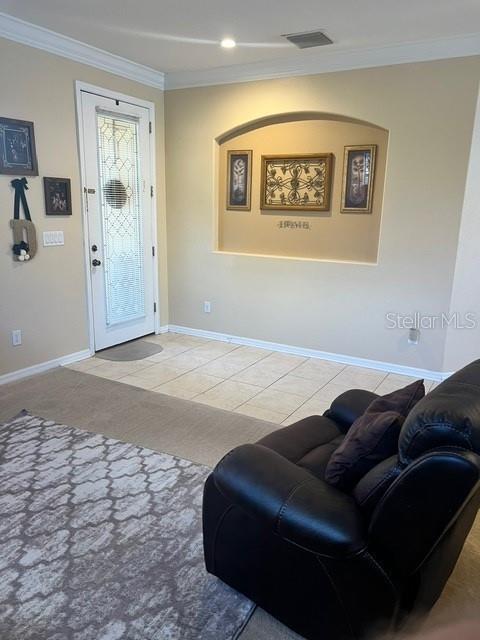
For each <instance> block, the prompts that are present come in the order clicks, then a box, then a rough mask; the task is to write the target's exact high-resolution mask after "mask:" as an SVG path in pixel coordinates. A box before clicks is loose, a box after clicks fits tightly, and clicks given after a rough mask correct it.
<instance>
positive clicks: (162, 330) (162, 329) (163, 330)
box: [155, 324, 168, 336]
mask: <svg viewBox="0 0 480 640" xmlns="http://www.w3.org/2000/svg"><path fill="white" fill-rule="evenodd" d="M160 333H168V324H164V325H162V326H161V327H158V330H157V331H155V334H156V335H157V336H158V335H159V334H160Z"/></svg>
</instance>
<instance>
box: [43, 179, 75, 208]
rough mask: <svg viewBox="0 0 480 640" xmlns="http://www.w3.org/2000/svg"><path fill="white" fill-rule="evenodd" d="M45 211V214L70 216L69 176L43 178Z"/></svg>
mask: <svg viewBox="0 0 480 640" xmlns="http://www.w3.org/2000/svg"><path fill="white" fill-rule="evenodd" d="M43 190H44V193H45V213H46V214H47V216H71V215H72V194H71V188H70V178H44V179H43Z"/></svg>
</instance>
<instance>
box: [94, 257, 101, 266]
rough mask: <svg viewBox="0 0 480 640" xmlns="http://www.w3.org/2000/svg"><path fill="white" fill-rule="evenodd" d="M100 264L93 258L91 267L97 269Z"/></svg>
mask: <svg viewBox="0 0 480 640" xmlns="http://www.w3.org/2000/svg"><path fill="white" fill-rule="evenodd" d="M101 264H102V263H101V262H100V260H97V259H96V258H94V259H93V260H92V266H93V267H99V266H100V265H101Z"/></svg>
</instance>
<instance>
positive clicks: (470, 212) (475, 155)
mask: <svg viewBox="0 0 480 640" xmlns="http://www.w3.org/2000/svg"><path fill="white" fill-rule="evenodd" d="M479 246H480V95H479V100H478V103H477V113H476V118H475V129H474V135H473V138H472V147H471V152H470V163H469V167H468V177H467V183H466V189H465V199H464V203H463V212H462V222H461V226H460V234H459V241H458V250H457V261H456V266H455V277H454V280H453V287H452V298H451V303H450V311H449V320H451V324H450V326H449V327H448V331H447V340H446V346H445V359H444V370H445V371H455V370H456V369H459V368H460V367H463V366H465V365H466V364H468V363H469V362H471V361H472V360H475V359H476V358H480V279H479V274H480V250H479ZM472 321H473V322H472ZM473 323H474V326H473Z"/></svg>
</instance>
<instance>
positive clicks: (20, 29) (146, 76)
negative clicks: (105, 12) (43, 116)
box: [0, 12, 165, 90]
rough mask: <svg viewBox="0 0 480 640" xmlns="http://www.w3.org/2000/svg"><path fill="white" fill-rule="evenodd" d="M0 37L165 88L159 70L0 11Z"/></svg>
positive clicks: (162, 75)
mask: <svg viewBox="0 0 480 640" xmlns="http://www.w3.org/2000/svg"><path fill="white" fill-rule="evenodd" d="M0 37H3V38H7V39H8V40H13V41H14V42H19V43H21V44H26V45H28V46H29V47H35V48H36V49H41V50H42V51H47V52H48V53H53V54H55V55H57V56H62V57H63V58H68V59H69V60H74V61H75V62H81V63H82V64H86V65H88V66H90V67H95V68H96V69H101V70H102V71H108V72H109V73H113V74H114V75H116V76H121V77H122V78H128V79H129V80H134V81H135V82H139V83H140V84H145V85H148V86H150V87H155V88H156V89H161V90H163V89H164V87H165V74H164V73H162V72H161V71H156V70H155V69H152V68H150V67H146V66H144V65H142V64H138V63H137V62H132V61H131V60H127V59H126V58H122V57H121V56H117V55H115V54H114V53H109V52H108V51H104V50H103V49H98V48H97V47H93V46H91V45H89V44H85V43H83V42H80V41H79V40H75V39H74V38H70V37H68V36H64V35H61V34H60V33H56V32H55V31H50V29H45V28H44V27H39V26H37V25H34V24H31V23H30V22H25V21H24V20H20V19H18V18H14V17H13V16H10V15H8V14H6V13H1V12H0Z"/></svg>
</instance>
